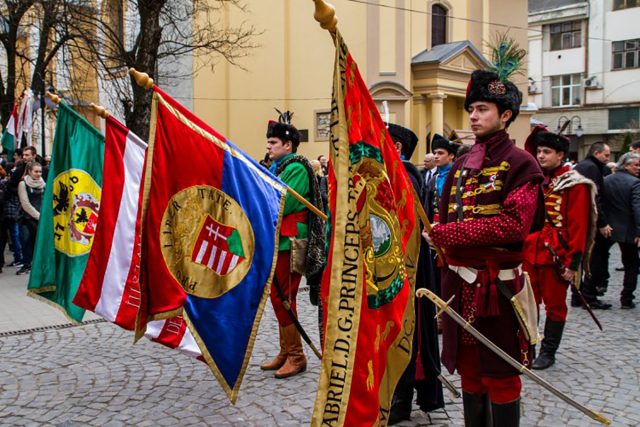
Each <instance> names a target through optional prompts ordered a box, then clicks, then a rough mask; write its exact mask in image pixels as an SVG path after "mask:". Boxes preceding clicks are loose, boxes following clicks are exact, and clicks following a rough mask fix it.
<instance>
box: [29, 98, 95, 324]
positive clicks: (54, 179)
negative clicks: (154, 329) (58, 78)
mask: <svg viewBox="0 0 640 427" xmlns="http://www.w3.org/2000/svg"><path fill="white" fill-rule="evenodd" d="M103 161H104V136H102V134H101V133H100V132H99V131H98V130H97V129H96V128H94V127H93V126H92V125H91V124H90V123H89V122H87V121H86V120H85V119H84V118H83V117H82V116H80V115H79V114H78V113H76V112H75V111H74V110H73V109H71V108H70V107H69V106H67V105H66V104H65V103H64V102H61V103H60V104H58V118H57V121H56V133H55V138H54V141H53V153H52V154H51V165H50V166H49V176H48V178H47V186H46V189H45V192H44V197H43V199H42V208H41V210H40V220H39V221H38V234H37V235H36V244H35V249H34V253H33V262H32V266H31V275H30V276H29V285H28V289H27V290H28V294H29V295H31V296H34V297H38V298H40V299H43V300H45V301H46V302H48V303H50V304H53V305H55V306H57V307H58V308H60V309H62V310H63V311H64V313H65V314H66V315H67V316H68V317H69V318H70V319H72V320H74V321H76V322H80V321H81V320H82V317H83V316H84V309H82V308H81V307H78V306H77V305H75V304H73V302H72V301H73V298H74V296H75V295H76V292H77V291H78V286H79V285H80V279H81V278H82V275H83V273H84V269H85V267H86V265H87V260H88V258H89V252H90V251H91V246H92V244H93V240H94V237H95V232H96V225H97V221H98V216H99V212H100V201H101V197H102V168H103Z"/></svg>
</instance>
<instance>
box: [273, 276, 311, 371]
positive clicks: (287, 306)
mask: <svg viewBox="0 0 640 427" xmlns="http://www.w3.org/2000/svg"><path fill="white" fill-rule="evenodd" d="M273 286H275V288H276V292H277V293H278V297H280V301H282V306H283V307H284V309H285V310H286V311H287V313H288V314H289V317H290V318H291V321H292V322H293V324H294V325H295V327H296V329H297V330H298V333H300V336H301V337H302V339H303V340H304V342H306V343H307V344H308V345H309V347H310V348H311V350H313V352H314V353H315V354H316V356H318V359H320V360H322V354H320V352H319V351H318V348H317V347H316V346H315V345H314V344H313V341H311V338H309V335H307V332H306V331H305V330H304V328H303V327H302V325H301V324H300V321H299V320H298V318H297V317H296V315H295V314H294V313H293V310H291V304H290V303H289V300H288V299H286V298H285V297H284V291H283V290H282V288H281V287H280V283H279V282H278V279H277V278H276V276H275V275H274V276H273Z"/></svg>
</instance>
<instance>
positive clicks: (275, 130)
mask: <svg viewBox="0 0 640 427" xmlns="http://www.w3.org/2000/svg"><path fill="white" fill-rule="evenodd" d="M275 110H276V111H277V112H278V114H279V117H278V121H277V122H276V121H275V120H269V124H268V126H267V138H280V139H281V140H282V141H283V142H285V141H291V143H292V144H293V151H294V152H295V151H296V150H297V148H298V145H300V132H298V129H296V127H295V126H293V125H292V124H291V118H292V117H293V113H292V112H291V111H285V112H284V113H283V112H281V111H280V110H278V109H277V108H276V109H275Z"/></svg>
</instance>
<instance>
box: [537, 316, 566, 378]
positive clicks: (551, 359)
mask: <svg viewBox="0 0 640 427" xmlns="http://www.w3.org/2000/svg"><path fill="white" fill-rule="evenodd" d="M563 330H564V322H558V321H555V320H551V319H549V318H547V321H546V322H545V324H544V338H543V339H542V345H541V346H540V354H539V355H538V357H536V360H534V361H533V365H531V367H532V368H533V369H547V368H548V367H550V366H551V365H553V364H554V363H555V362H556V351H557V350H558V346H560V340H562V331H563Z"/></svg>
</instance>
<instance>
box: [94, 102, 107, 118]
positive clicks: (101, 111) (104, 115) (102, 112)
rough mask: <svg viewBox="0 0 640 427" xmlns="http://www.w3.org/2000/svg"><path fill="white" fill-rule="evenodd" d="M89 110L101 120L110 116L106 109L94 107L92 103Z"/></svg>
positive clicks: (99, 106) (98, 106)
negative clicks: (91, 109)
mask: <svg viewBox="0 0 640 427" xmlns="http://www.w3.org/2000/svg"><path fill="white" fill-rule="evenodd" d="M91 108H93V111H95V112H96V114H97V115H98V116H100V117H102V118H103V119H105V120H106V119H107V117H109V116H110V114H109V112H108V111H107V109H106V108H104V107H103V106H102V105H96V104H94V103H93V102H92V103H91Z"/></svg>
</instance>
